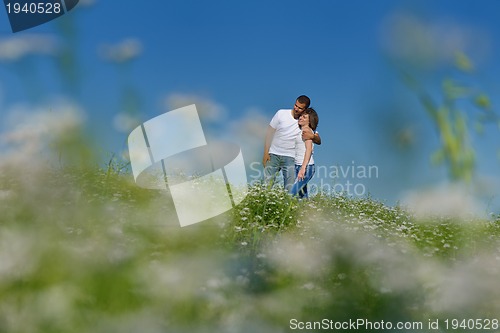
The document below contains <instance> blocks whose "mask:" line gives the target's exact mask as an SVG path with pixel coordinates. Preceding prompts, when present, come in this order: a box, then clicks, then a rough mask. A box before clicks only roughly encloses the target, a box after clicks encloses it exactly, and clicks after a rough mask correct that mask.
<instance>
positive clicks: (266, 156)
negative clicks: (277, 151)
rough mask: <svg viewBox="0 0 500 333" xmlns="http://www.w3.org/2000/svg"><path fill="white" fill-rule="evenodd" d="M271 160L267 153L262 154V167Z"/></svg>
mask: <svg viewBox="0 0 500 333" xmlns="http://www.w3.org/2000/svg"><path fill="white" fill-rule="evenodd" d="M270 160H271V156H269V153H268V152H265V153H264V157H262V165H263V166H266V164H267V162H269V161H270Z"/></svg>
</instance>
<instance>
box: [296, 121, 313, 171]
mask: <svg viewBox="0 0 500 333" xmlns="http://www.w3.org/2000/svg"><path fill="white" fill-rule="evenodd" d="M311 132H312V130H311ZM305 154H306V143H305V142H304V140H302V131H300V133H299V135H297V136H296V137H295V164H296V165H302V163H303V162H304V155H305ZM313 154H314V143H313V144H312V152H311V158H310V159H309V163H308V165H311V164H314V158H313Z"/></svg>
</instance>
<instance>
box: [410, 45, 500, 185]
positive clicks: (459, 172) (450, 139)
mask: <svg viewBox="0 0 500 333" xmlns="http://www.w3.org/2000/svg"><path fill="white" fill-rule="evenodd" d="M454 69H455V71H454V73H453V74H452V75H448V76H446V77H444V78H443V79H442V82H441V89H440V90H439V94H438V95H437V96H436V95H434V96H433V95H431V93H430V92H429V91H428V90H427V89H426V88H425V87H422V85H421V84H420V83H419V82H418V81H417V80H416V79H415V77H414V76H412V75H411V74H409V73H408V72H406V73H404V74H403V79H404V82H405V83H406V84H407V85H408V86H409V87H410V89H412V90H413V91H414V92H415V93H416V95H417V97H418V99H419V101H420V103H421V104H422V106H423V108H424V109H425V111H426V112H427V114H428V115H429V117H430V119H431V121H432V123H433V125H434V127H435V129H436V131H437V134H438V136H439V141H440V147H439V148H438V149H437V150H436V151H435V152H434V153H433V154H432V156H431V161H432V162H433V164H436V165H443V164H444V165H446V167H447V169H448V174H449V177H450V179H451V180H453V181H463V182H466V183H470V182H471V181H472V180H473V177H474V171H475V167H476V152H475V149H474V147H473V146H472V143H471V134H470V133H471V129H472V130H476V131H478V132H482V129H483V125H484V124H485V123H487V122H492V121H494V122H497V123H498V117H497V116H496V114H495V113H494V112H493V110H492V105H491V102H490V99H489V97H488V95H487V94H485V93H483V92H482V91H480V90H479V89H478V88H475V87H473V85H472V84H469V83H464V82H462V80H460V79H459V75H465V80H463V81H466V82H469V81H470V82H471V81H472V80H471V79H472V78H473V76H472V74H473V72H474V65H473V63H472V61H471V60H470V59H469V58H468V57H467V56H466V55H465V54H463V53H459V54H457V55H456V58H455V63H454ZM464 101H465V102H466V103H463V102H464ZM467 111H472V112H469V114H470V116H472V119H470V118H469V117H468V113H467ZM471 124H473V125H471Z"/></svg>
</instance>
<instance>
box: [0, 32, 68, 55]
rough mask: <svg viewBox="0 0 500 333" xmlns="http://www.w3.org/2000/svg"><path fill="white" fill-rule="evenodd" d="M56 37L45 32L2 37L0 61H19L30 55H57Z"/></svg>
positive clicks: (0, 41) (0, 40)
mask: <svg viewBox="0 0 500 333" xmlns="http://www.w3.org/2000/svg"><path fill="white" fill-rule="evenodd" d="M58 48H59V46H58V43H57V40H56V38H55V37H53V36H51V35H44V34H19V35H14V36H10V37H7V38H2V39H0V61H17V60H20V59H22V58H24V57H27V56H30V55H49V56H55V55H56V54H57V52H58Z"/></svg>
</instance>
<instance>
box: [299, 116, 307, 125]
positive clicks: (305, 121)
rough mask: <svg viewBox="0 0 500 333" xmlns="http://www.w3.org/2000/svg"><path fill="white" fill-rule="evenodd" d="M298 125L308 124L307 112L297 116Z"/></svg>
mask: <svg viewBox="0 0 500 333" xmlns="http://www.w3.org/2000/svg"><path fill="white" fill-rule="evenodd" d="M299 125H300V126H309V115H308V114H307V113H303V114H302V115H301V116H300V118H299Z"/></svg>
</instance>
